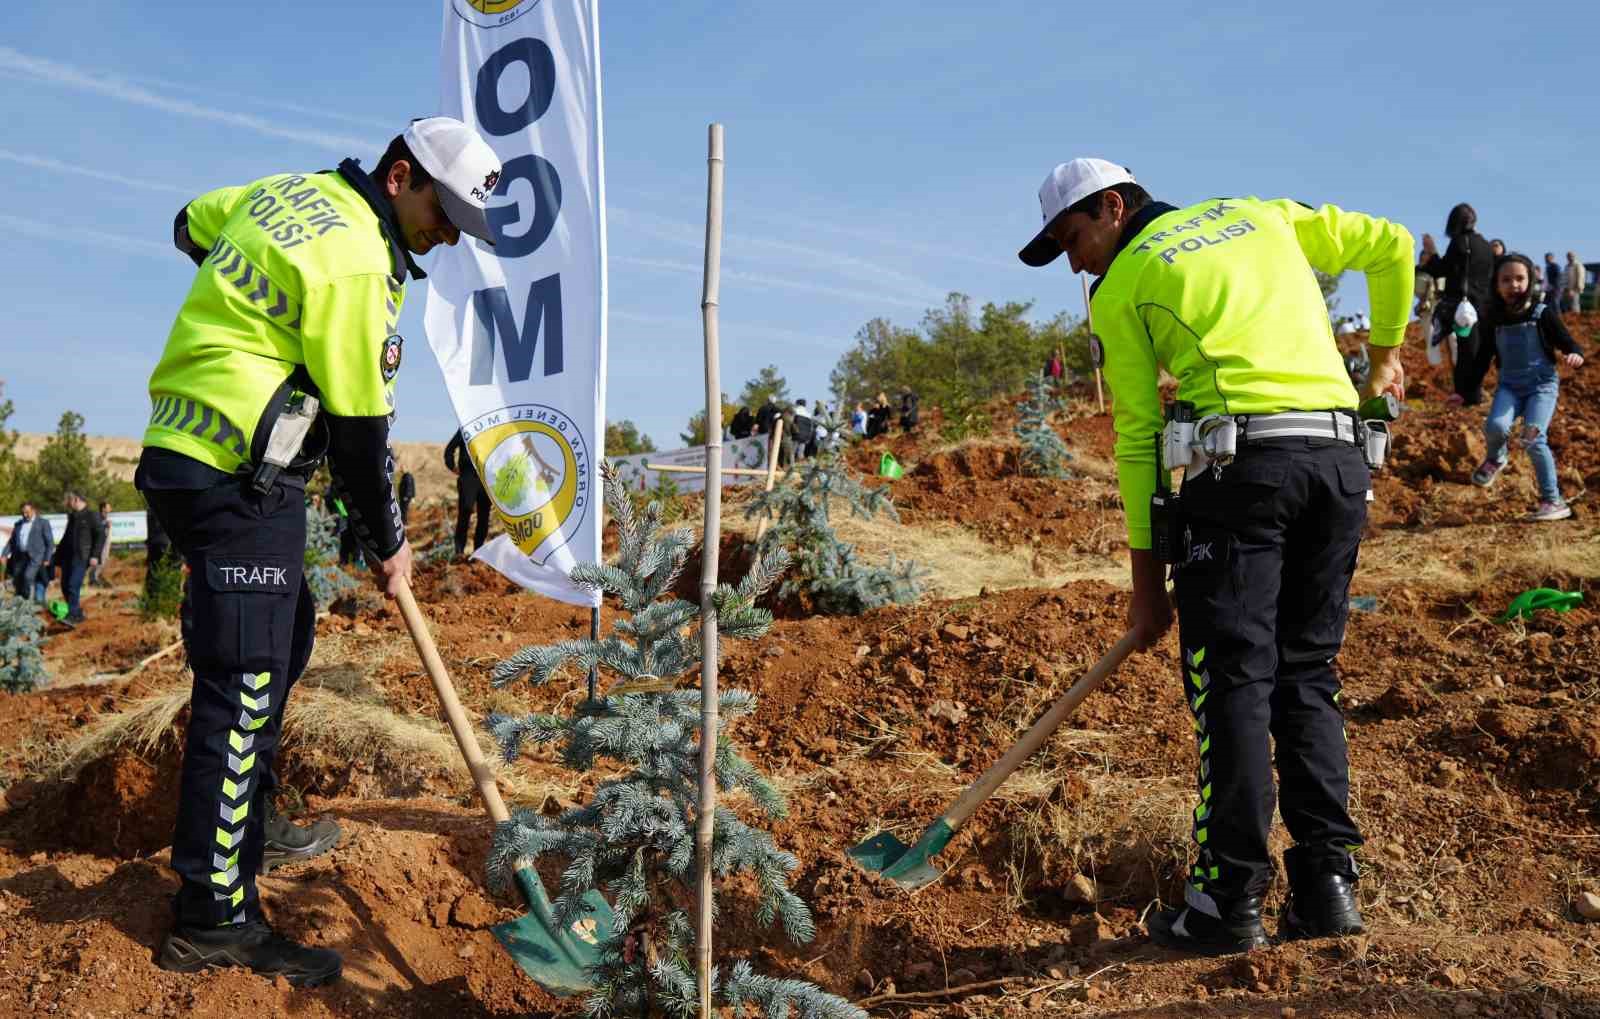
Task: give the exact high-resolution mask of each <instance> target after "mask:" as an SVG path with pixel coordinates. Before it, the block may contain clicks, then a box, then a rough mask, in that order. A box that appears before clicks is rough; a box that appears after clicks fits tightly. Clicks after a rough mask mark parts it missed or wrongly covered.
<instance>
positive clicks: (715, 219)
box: [694, 124, 722, 1019]
mask: <svg viewBox="0 0 1600 1019" xmlns="http://www.w3.org/2000/svg"><path fill="white" fill-rule="evenodd" d="M708 140H709V151H708V153H707V156H706V264H705V291H704V293H703V295H702V296H701V298H700V313H701V317H702V319H703V320H704V325H705V335H706V477H707V478H718V477H720V476H721V471H722V381H721V376H720V370H719V367H718V362H717V357H718V351H717V297H718V291H719V290H720V288H721V274H722V125H721V124H712V125H711V128H710V131H709V139H708ZM721 540H722V485H721V484H715V485H710V484H708V485H706V523H705V542H704V544H702V545H701V548H700V627H701V644H702V647H703V648H704V652H703V657H702V659H701V662H700V812H699V814H698V816H697V817H696V818H695V832H694V842H695V856H696V862H697V864H698V865H699V866H698V869H699V883H700V887H699V892H700V911H699V916H698V918H697V919H698V923H697V927H696V931H695V978H696V980H697V982H698V984H699V988H700V1016H701V1019H711V1017H712V1016H713V1015H714V1014H715V1013H713V1012H712V1011H711V911H712V894H711V893H712V888H711V837H712V824H713V820H714V818H715V816H716V809H717V779H716V759H717V613H716V609H715V607H714V606H713V605H712V603H711V598H712V595H713V594H714V593H715V592H716V590H717V553H718V551H719V546H720V544H721Z"/></svg>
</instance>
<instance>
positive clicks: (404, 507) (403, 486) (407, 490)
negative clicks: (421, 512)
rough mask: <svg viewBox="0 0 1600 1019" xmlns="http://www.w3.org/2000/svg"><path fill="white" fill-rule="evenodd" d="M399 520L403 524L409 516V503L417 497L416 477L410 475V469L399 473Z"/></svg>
mask: <svg viewBox="0 0 1600 1019" xmlns="http://www.w3.org/2000/svg"><path fill="white" fill-rule="evenodd" d="M398 495H399V499H400V522H401V523H402V524H404V523H405V522H406V520H407V518H409V517H410V516H411V503H412V500H414V499H416V497H417V479H416V478H414V477H412V476H411V472H410V471H406V472H405V473H404V474H402V475H400V491H399V493H398Z"/></svg>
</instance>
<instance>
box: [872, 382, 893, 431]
mask: <svg viewBox="0 0 1600 1019" xmlns="http://www.w3.org/2000/svg"><path fill="white" fill-rule="evenodd" d="M893 414H894V409H893V408H892V407H890V406H889V397H888V396H886V395H884V394H883V393H879V394H878V398H877V399H876V400H873V401H872V409H871V410H869V411H867V438H869V439H874V438H877V437H878V436H880V435H883V434H885V433H887V432H888V431H889V418H890V416H891V415H893Z"/></svg>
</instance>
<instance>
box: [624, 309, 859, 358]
mask: <svg viewBox="0 0 1600 1019" xmlns="http://www.w3.org/2000/svg"><path fill="white" fill-rule="evenodd" d="M609 314H610V316H611V319H612V321H616V322H627V323H629V324H630V325H638V326H651V327H654V328H657V329H670V330H673V331H675V332H684V333H695V334H698V333H699V331H700V329H701V323H700V317H699V316H698V315H693V314H684V315H651V314H646V313H644V312H638V311H626V310H621V309H617V308H613V309H611V311H610V312H609ZM722 333H723V335H724V336H730V337H749V338H754V339H766V340H775V341H779V342H783V343H803V344H806V345H808V346H815V347H823V348H826V349H829V350H834V349H843V346H844V344H845V341H844V340H842V339H841V338H839V337H829V336H818V335H817V334H815V333H802V332H799V331H798V330H794V329H784V328H783V327H781V326H768V325H760V324H757V323H746V322H740V321H739V319H738V318H737V317H724V318H723V319H722Z"/></svg>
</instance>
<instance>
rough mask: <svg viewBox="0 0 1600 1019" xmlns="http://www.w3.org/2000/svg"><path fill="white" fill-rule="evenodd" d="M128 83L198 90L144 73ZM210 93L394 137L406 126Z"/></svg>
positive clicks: (132, 76) (211, 87)
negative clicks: (389, 134) (334, 121)
mask: <svg viewBox="0 0 1600 1019" xmlns="http://www.w3.org/2000/svg"><path fill="white" fill-rule="evenodd" d="M124 80H126V81H131V82H133V83H135V84H141V85H149V86H151V87H153V88H164V89H176V90H178V91H182V90H184V89H188V88H193V87H194V83H193V82H182V81H168V80H167V79H165V78H152V77H150V76H149V75H144V74H130V75H125V76H124ZM206 94H207V95H212V96H216V97H218V98H219V99H240V100H243V101H244V102H247V103H250V104H251V105H253V106H258V107H267V108H269V109H274V110H282V111H284V112H285V113H299V114H303V115H305V116H308V117H321V118H322V119H323V120H336V121H339V122H340V123H343V124H353V125H355V126H356V127H369V128H371V129H373V130H374V131H388V132H390V133H391V134H399V133H400V128H401V127H403V126H404V125H395V124H392V123H389V122H388V121H385V120H380V119H378V118H377V117H361V116H355V115H352V114H349V113H339V112H338V111H337V110H330V109H328V108H327V107H321V106H302V105H301V104H299V103H286V102H284V101H283V100H281V99H263V98H261V97H260V96H252V95H247V94H245V93H243V92H234V91H231V90H229V89H219V88H217V87H216V86H214V85H211V84H207V85H206Z"/></svg>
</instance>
